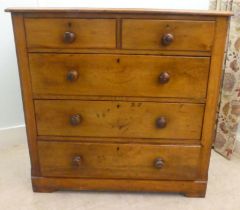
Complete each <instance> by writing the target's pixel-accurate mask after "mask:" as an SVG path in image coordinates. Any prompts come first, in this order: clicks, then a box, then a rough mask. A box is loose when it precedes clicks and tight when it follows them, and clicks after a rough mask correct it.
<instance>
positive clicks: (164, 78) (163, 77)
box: [159, 72, 170, 84]
mask: <svg viewBox="0 0 240 210" xmlns="http://www.w3.org/2000/svg"><path fill="white" fill-rule="evenodd" d="M169 79H170V75H169V74H168V73H167V72H162V73H161V74H160V75H159V83H160V84H165V83H168V81H169Z"/></svg>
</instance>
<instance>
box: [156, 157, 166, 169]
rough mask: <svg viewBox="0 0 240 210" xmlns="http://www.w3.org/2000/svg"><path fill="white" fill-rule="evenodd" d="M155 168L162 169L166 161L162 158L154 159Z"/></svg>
mask: <svg viewBox="0 0 240 210" xmlns="http://www.w3.org/2000/svg"><path fill="white" fill-rule="evenodd" d="M154 166H155V168H159V169H161V168H162V167H163V166H164V161H163V159H161V158H156V159H155V161H154Z"/></svg>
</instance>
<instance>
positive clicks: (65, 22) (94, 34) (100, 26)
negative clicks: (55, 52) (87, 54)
mask: <svg viewBox="0 0 240 210" xmlns="http://www.w3.org/2000/svg"><path fill="white" fill-rule="evenodd" d="M25 28H26V37H27V46H28V48H115V46H116V21H115V20H113V19H69V18H62V19H57V18H56V19H55V18H44V19H38V18H26V19H25Z"/></svg>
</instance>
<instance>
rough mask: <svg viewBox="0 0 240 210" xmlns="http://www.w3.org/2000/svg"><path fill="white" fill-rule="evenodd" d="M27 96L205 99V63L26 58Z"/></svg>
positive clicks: (119, 57) (127, 58)
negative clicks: (29, 79)
mask: <svg viewBox="0 0 240 210" xmlns="http://www.w3.org/2000/svg"><path fill="white" fill-rule="evenodd" d="M29 62H30V69H31V76H32V87H33V93H34V94H35V95H37V94H51V95H88V96H91V95H98V96H140V97H143V96H144V97H175V98H179V97H183V98H205V96H206V88H207V81H208V71H209V63H210V59H209V58H201V57H198V58H194V57H177V56H175V57H174V56H143V55H96V54H93V55H84V54H83V55H82V54H78V55H77V54H38V53H37V54H35V53H32V54H30V55H29Z"/></svg>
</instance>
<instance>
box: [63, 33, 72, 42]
mask: <svg viewBox="0 0 240 210" xmlns="http://www.w3.org/2000/svg"><path fill="white" fill-rule="evenodd" d="M74 40H75V34H74V33H73V32H69V31H66V32H65V33H64V35H63V41H64V42H65V43H72V42H73V41H74Z"/></svg>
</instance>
